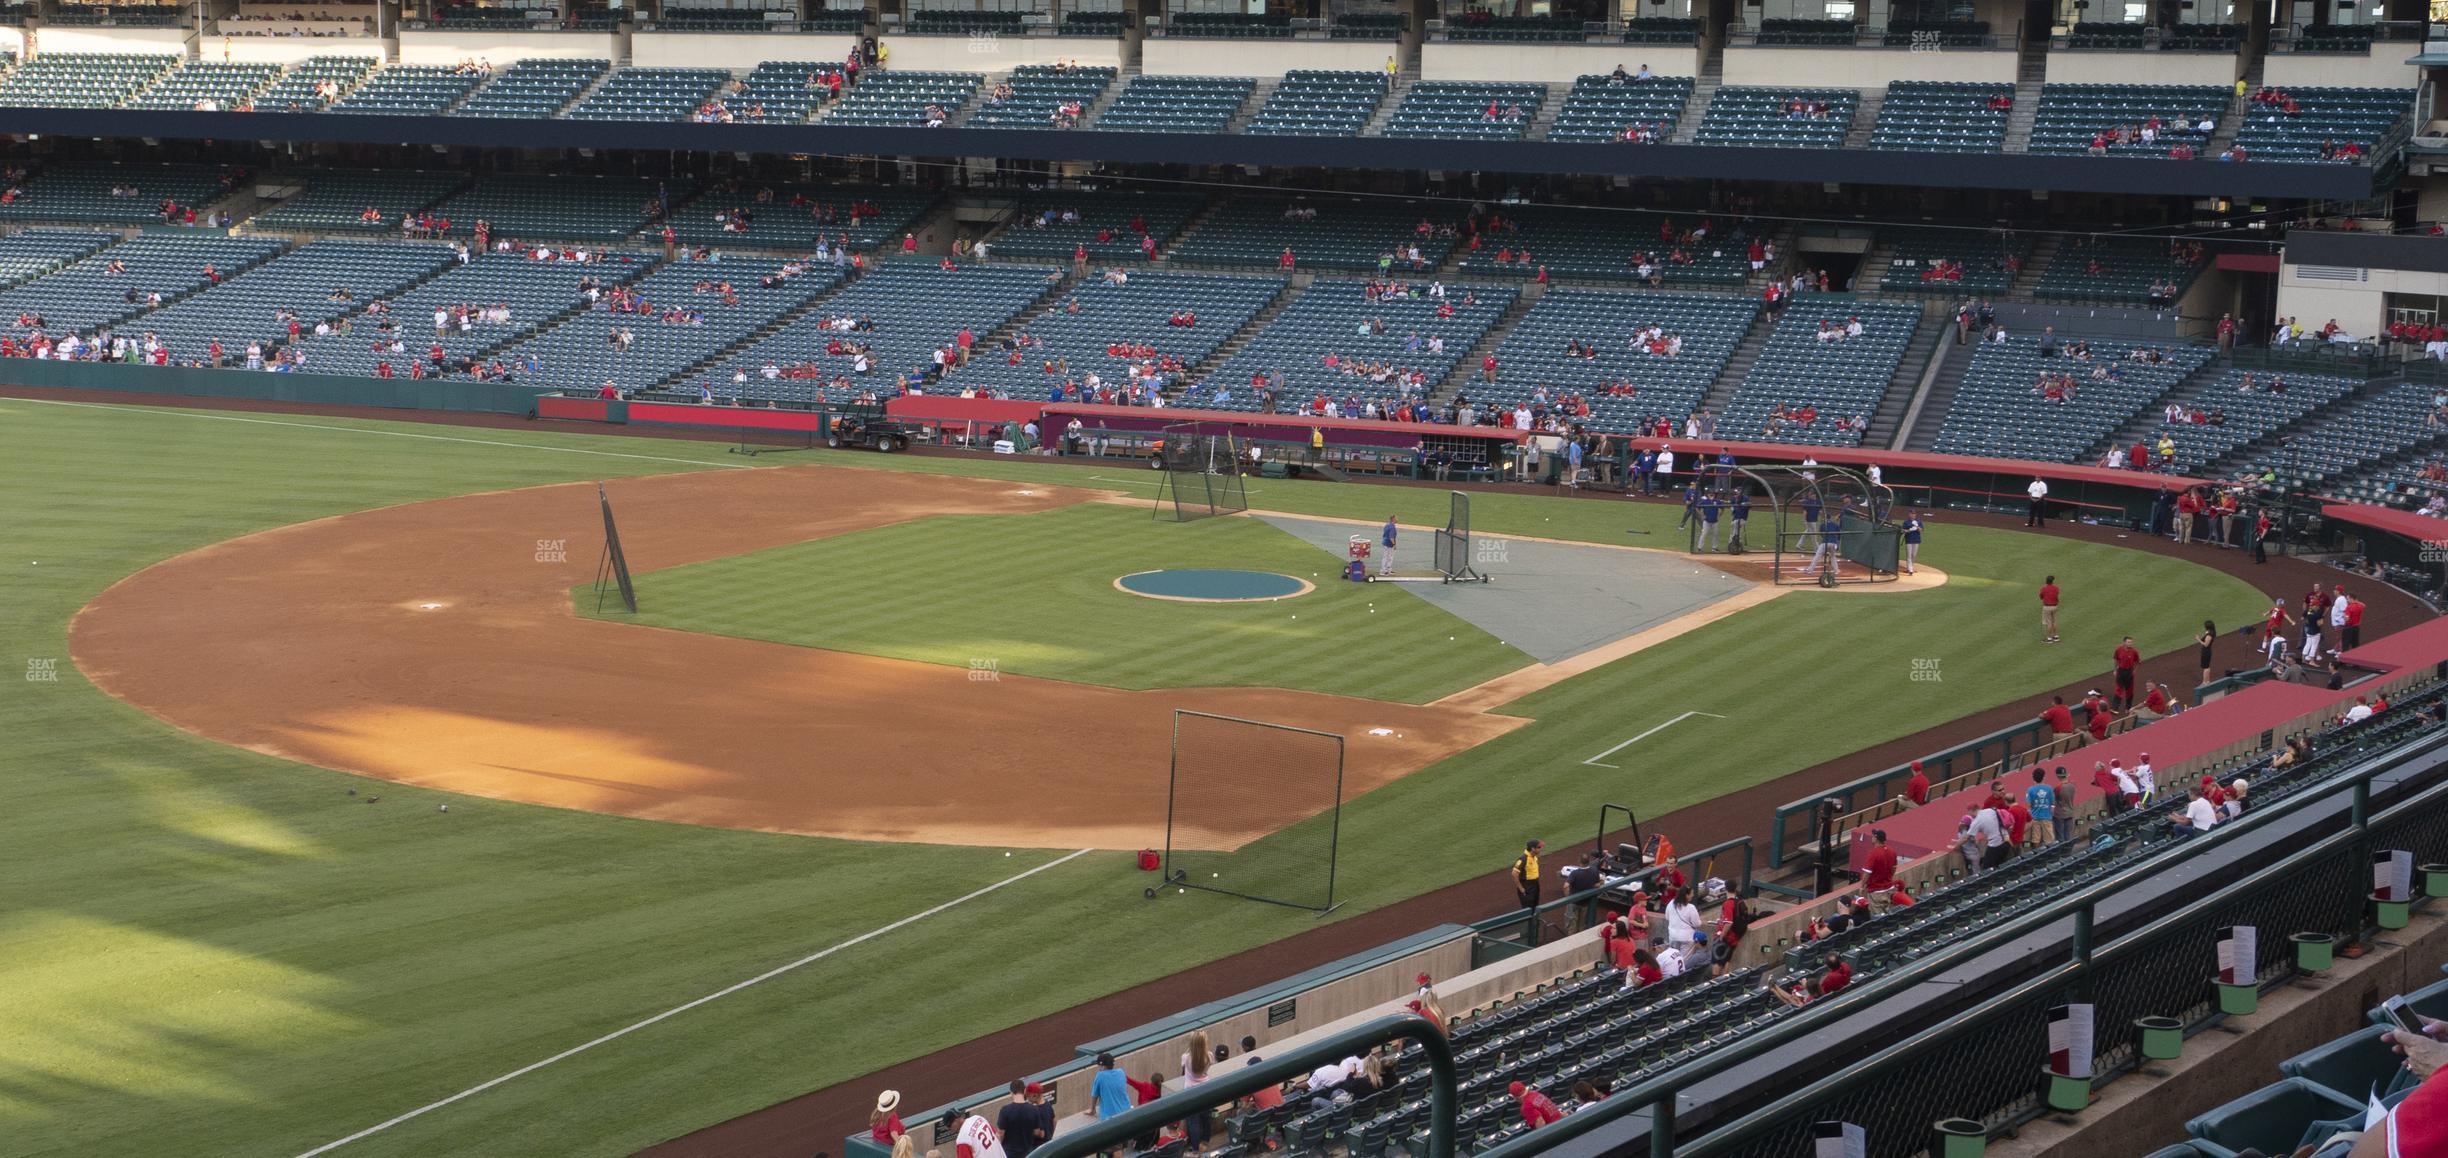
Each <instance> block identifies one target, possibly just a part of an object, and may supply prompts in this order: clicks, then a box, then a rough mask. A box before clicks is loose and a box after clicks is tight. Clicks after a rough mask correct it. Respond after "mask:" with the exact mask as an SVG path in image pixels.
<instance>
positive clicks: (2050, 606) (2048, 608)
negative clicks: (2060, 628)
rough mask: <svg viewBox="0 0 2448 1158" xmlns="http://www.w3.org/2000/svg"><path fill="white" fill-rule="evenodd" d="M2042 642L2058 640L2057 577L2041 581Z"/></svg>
mask: <svg viewBox="0 0 2448 1158" xmlns="http://www.w3.org/2000/svg"><path fill="white" fill-rule="evenodd" d="M2040 642H2042V643H2055V642H2057V577H2056V576H2054V575H2051V576H2049V577H2048V578H2046V579H2043V580H2041V581H2040Z"/></svg>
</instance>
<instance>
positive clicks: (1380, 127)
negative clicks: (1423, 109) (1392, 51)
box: [1360, 65, 1419, 137]
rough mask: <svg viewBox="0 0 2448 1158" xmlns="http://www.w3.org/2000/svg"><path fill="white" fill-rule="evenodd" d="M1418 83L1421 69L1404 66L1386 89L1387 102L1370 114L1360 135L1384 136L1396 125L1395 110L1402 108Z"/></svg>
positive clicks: (1383, 102)
mask: <svg viewBox="0 0 2448 1158" xmlns="http://www.w3.org/2000/svg"><path fill="white" fill-rule="evenodd" d="M1417 83H1419V67H1418V66H1417V65H1404V66H1403V70H1402V71H1401V72H1399V73H1396V74H1395V76H1394V83H1393V84H1392V85H1391V86H1389V87H1388V88H1387V89H1386V95H1385V100H1383V101H1381V102H1379V103H1378V105H1377V111H1376V112H1375V113H1372V114H1370V116H1369V119H1368V123H1367V124H1365V125H1362V126H1361V127H1360V135H1361V136H1363V137H1382V136H1384V135H1385V130H1386V126H1387V125H1390V124H1392V123H1394V110H1396V109H1398V108H1401V107H1402V103H1403V98H1404V97H1407V96H1409V95H1411V86H1412V85H1414V84H1417Z"/></svg>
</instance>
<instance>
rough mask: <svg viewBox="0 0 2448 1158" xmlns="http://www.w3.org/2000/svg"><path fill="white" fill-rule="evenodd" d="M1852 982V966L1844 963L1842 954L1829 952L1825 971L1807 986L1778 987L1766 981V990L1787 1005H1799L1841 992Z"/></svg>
mask: <svg viewBox="0 0 2448 1158" xmlns="http://www.w3.org/2000/svg"><path fill="white" fill-rule="evenodd" d="M1852 983H1853V967H1852V966H1850V965H1847V964H1845V960H1844V956H1843V955H1842V954H1839V953H1830V954H1828V955H1827V972H1825V973H1822V974H1820V975H1819V979H1818V980H1816V981H1813V982H1811V983H1810V984H1809V985H1808V986H1801V985H1797V986H1794V987H1793V988H1791V989H1782V988H1779V987H1778V986H1777V984H1776V983H1775V982H1773V981H1771V982H1769V983H1768V992H1770V993H1773V994H1775V995H1776V999H1777V1000H1779V1001H1782V1002H1784V1003H1785V1004H1787V1005H1795V1006H1800V1005H1808V1004H1810V1003H1811V1002H1813V1001H1815V1000H1818V999H1819V998H1822V997H1827V996H1829V995H1831V994H1835V993H1841V992H1843V991H1844V987H1845V986H1847V985H1851V984H1852Z"/></svg>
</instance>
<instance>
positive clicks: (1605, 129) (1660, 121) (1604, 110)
mask: <svg viewBox="0 0 2448 1158" xmlns="http://www.w3.org/2000/svg"><path fill="white" fill-rule="evenodd" d="M1691 94H1692V78H1690V77H1688V76H1652V77H1650V78H1649V79H1648V80H1643V81H1618V80H1616V79H1615V78H1614V77H1613V76H1612V75H1609V74H1600V75H1594V76H1584V77H1581V78H1579V79H1578V80H1575V81H1574V82H1573V86H1572V91H1571V92H1568V93H1566V94H1564V103H1563V105H1562V106H1561V107H1559V108H1558V109H1557V110H1556V119H1555V124H1553V125H1551V126H1549V127H1548V129H1547V139H1548V140H1550V141H1615V140H1621V139H1623V134H1624V131H1625V130H1627V129H1632V128H1644V129H1648V130H1649V131H1651V132H1652V133H1654V134H1655V135H1656V138H1657V140H1658V141H1664V140H1666V139H1667V138H1668V137H1671V136H1673V135H1674V127H1675V123H1676V122H1678V121H1680V120H1682V119H1683V107H1684V106H1685V105H1686V104H1689V103H1690V102H1691Z"/></svg>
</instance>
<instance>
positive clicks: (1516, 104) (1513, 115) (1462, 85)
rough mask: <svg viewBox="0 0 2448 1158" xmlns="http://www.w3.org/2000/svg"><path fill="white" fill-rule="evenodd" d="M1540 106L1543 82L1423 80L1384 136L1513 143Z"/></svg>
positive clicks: (1543, 96)
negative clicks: (1508, 82) (1504, 82)
mask: <svg viewBox="0 0 2448 1158" xmlns="http://www.w3.org/2000/svg"><path fill="white" fill-rule="evenodd" d="M1546 104H1547V86H1546V85H1543V84H1500V83H1496V82H1492V81H1458V80H1456V81H1434V80H1423V81H1420V82H1418V83H1415V84H1413V85H1412V86H1411V91H1409V92H1407V93H1405V94H1403V99H1402V103H1401V104H1400V105H1398V106H1396V107H1395V109H1394V119H1393V120H1391V121H1388V122H1387V123H1386V127H1385V135H1387V136H1389V137H1437V138H1458V139H1467V140H1507V141H1509V140H1519V139H1520V138H1521V137H1522V135H1523V134H1525V133H1527V132H1529V130H1530V124H1531V122H1533V121H1536V120H1538V115H1539V110H1540V109H1542V108H1544V107H1546Z"/></svg>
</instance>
